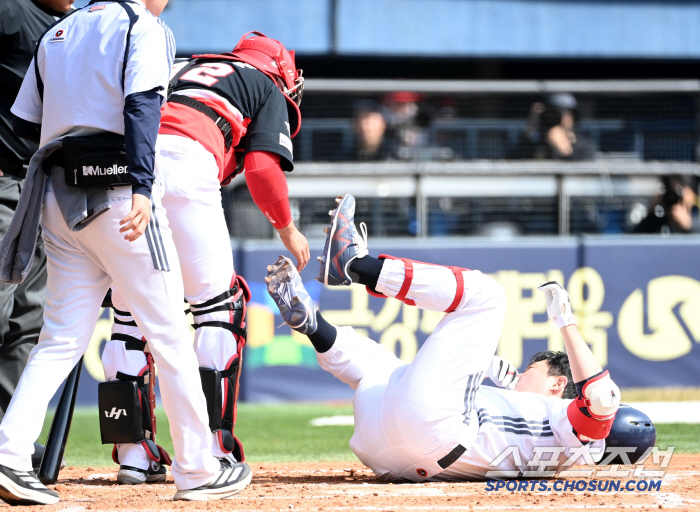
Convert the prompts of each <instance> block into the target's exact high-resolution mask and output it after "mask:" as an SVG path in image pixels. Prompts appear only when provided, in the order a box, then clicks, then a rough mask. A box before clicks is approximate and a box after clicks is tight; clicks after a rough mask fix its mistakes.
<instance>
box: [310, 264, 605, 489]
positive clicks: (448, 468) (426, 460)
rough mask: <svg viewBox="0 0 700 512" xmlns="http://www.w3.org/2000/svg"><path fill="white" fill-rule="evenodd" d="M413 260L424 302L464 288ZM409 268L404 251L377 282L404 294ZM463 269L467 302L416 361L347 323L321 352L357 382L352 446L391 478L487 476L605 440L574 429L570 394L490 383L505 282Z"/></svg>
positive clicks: (420, 303) (328, 366) (324, 364)
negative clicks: (487, 376)
mask: <svg viewBox="0 0 700 512" xmlns="http://www.w3.org/2000/svg"><path fill="white" fill-rule="evenodd" d="M411 267H412V269H413V272H412V278H411V281H410V286H409V293H408V295H407V296H406V297H407V298H409V299H411V300H413V301H415V303H416V306H417V307H420V308H421V309H424V310H429V311H444V310H445V309H446V308H447V307H448V306H449V305H450V304H451V303H452V302H453V300H454V297H455V290H456V289H457V279H456V278H455V275H454V274H453V270H452V269H449V268H446V267H439V266H435V265H430V264H423V263H418V262H413V263H412V265H411ZM405 276H406V270H405V264H404V263H403V262H402V261H401V260H392V259H386V260H385V261H384V264H383V265H382V270H381V273H380V275H379V280H378V281H377V288H376V289H377V291H378V292H380V293H383V294H384V295H387V296H389V297H395V296H396V295H397V293H398V291H399V290H400V289H401V288H402V287H403V286H405V282H406V280H407V278H406V277H405ZM461 279H462V280H463V286H464V294H463V297H462V299H461V300H460V301H459V305H458V307H457V308H456V310H455V311H454V312H451V313H448V314H446V315H445V316H444V317H443V318H442V320H441V321H440V322H439V323H438V325H437V327H436V328H435V330H434V331H433V333H432V334H431V335H430V337H429V338H428V339H427V340H426V342H425V343H424V344H423V346H422V347H421V349H420V350H419V351H418V353H417V354H416V357H415V358H414V360H413V361H412V362H411V364H408V365H404V364H402V363H401V361H399V359H398V358H397V357H396V356H395V355H394V354H393V353H391V352H389V351H387V350H385V348H384V347H383V346H382V345H381V344H378V343H375V342H374V341H372V340H370V339H368V338H365V337H363V336H360V335H359V334H358V333H357V332H356V331H355V330H354V329H352V328H350V327H339V328H338V329H337V336H336V340H335V343H334V344H333V346H332V347H331V348H330V349H329V350H328V351H326V352H324V353H319V354H318V355H317V357H318V361H319V364H320V366H321V368H323V369H324V370H326V371H329V372H331V373H332V374H333V375H335V376H336V377H338V378H339V379H340V380H342V381H343V382H345V383H347V384H348V385H349V386H350V387H352V388H353V389H355V390H356V391H355V397H354V400H353V409H354V414H355V432H354V434H353V436H352V439H351V440H350V448H352V450H353V451H354V452H355V454H356V455H357V456H358V458H359V459H360V460H361V461H362V462H363V463H364V464H366V465H367V466H369V467H370V468H371V469H372V471H374V472H375V473H376V474H377V475H378V476H380V477H382V478H385V479H390V480H400V479H406V480H411V481H415V482H422V481H425V480H480V479H484V478H515V477H519V476H535V475H527V474H521V472H524V471H528V470H536V469H543V468H542V467H541V466H542V464H540V465H538V466H539V467H536V468H532V467H528V464H527V463H528V462H530V461H532V460H537V458H536V456H535V454H537V453H538V450H540V451H542V449H545V450H546V451H547V450H549V449H553V450H554V451H555V452H557V448H558V447H561V452H562V453H561V454H560V453H557V454H556V455H557V456H555V460H558V461H559V462H566V461H567V460H566V459H568V458H570V456H572V455H574V454H575V453H574V452H572V450H578V452H577V453H576V459H577V460H578V459H581V457H582V456H587V455H588V454H587V450H591V449H592V448H594V447H595V448H596V449H599V448H601V447H602V446H603V441H597V442H594V443H590V445H589V446H586V447H584V446H583V444H582V443H581V442H580V441H579V440H578V439H577V437H576V435H575V434H574V433H573V429H572V427H571V423H570V422H569V420H568V418H567V413H566V409H567V407H568V405H569V403H571V400H563V399H561V398H547V397H544V396H540V395H537V394H534V393H529V392H517V391H506V390H502V389H497V388H491V387H482V386H481V381H482V380H483V375H484V371H485V370H486V369H487V368H488V367H489V365H490V364H491V361H492V359H493V355H494V353H495V351H496V346H497V344H498V340H499V338H500V335H501V326H502V325H503V319H504V316H505V292H504V291H503V288H502V287H501V286H500V285H499V284H498V283H497V282H495V281H494V280H493V279H492V278H490V277H488V276H486V275H484V274H482V273H481V272H478V271H466V270H465V271H461ZM504 452H506V454H505V456H502V455H503V453H504ZM562 458H563V459H564V460H562ZM540 459H541V460H542V461H548V460H550V456H549V455H547V454H546V453H545V454H543V455H542V456H541V457H540ZM494 461H496V463H494V465H493V466H490V464H492V463H493V462H494ZM572 462H574V461H572ZM579 462H581V461H579ZM555 468H556V466H555V467H552V468H544V469H552V470H553V469H555ZM489 471H494V472H498V474H490V475H487V473H488V472H489ZM540 476H544V475H540Z"/></svg>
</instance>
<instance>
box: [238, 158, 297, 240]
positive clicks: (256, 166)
mask: <svg viewBox="0 0 700 512" xmlns="http://www.w3.org/2000/svg"><path fill="white" fill-rule="evenodd" d="M280 159H281V157H280V156H279V155H276V154H274V153H270V152H267V151H251V152H250V153H248V154H247V155H246V157H245V179H246V183H247V184H248V190H250V195H251V196H253V201H255V204H256V205H257V206H258V208H260V211H261V212H263V213H264V214H265V217H267V218H268V220H269V221H270V222H271V223H272V225H273V226H274V227H275V229H281V228H283V227H286V226H288V225H289V224H290V223H291V222H292V213H291V212H290V210H289V189H288V188H287V178H285V176H284V171H283V170H282V167H281V166H280Z"/></svg>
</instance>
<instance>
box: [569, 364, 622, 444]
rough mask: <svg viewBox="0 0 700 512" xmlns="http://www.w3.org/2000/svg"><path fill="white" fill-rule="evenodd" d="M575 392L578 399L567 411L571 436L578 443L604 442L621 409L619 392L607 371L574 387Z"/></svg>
mask: <svg viewBox="0 0 700 512" xmlns="http://www.w3.org/2000/svg"><path fill="white" fill-rule="evenodd" d="M576 391H577V392H578V395H579V396H578V397H577V398H575V399H574V400H573V401H572V402H571V403H570V404H569V406H568V408H567V410H566V415H567V417H568V418H569V421H570V422H571V426H572V427H573V428H574V433H575V434H576V436H577V437H578V438H579V440H580V441H590V440H596V439H605V438H606V437H607V436H608V434H609V433H610V429H611V428H612V425H613V422H614V421H615V414H616V413H617V410H618V408H619V406H620V388H618V387H617V385H616V384H615V383H614V382H613V381H612V379H611V378H610V374H609V373H608V371H607V370H606V371H604V372H602V373H600V374H598V375H595V376H593V377H591V378H589V379H586V380H585V381H583V382H579V383H577V384H576Z"/></svg>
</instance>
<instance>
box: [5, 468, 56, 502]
mask: <svg viewBox="0 0 700 512" xmlns="http://www.w3.org/2000/svg"><path fill="white" fill-rule="evenodd" d="M0 498H1V499H2V500H3V501H4V502H5V503H8V504H10V505H54V504H56V503H58V501H59V500H58V493H57V492H56V491H52V490H51V489H47V487H46V486H45V485H44V484H42V483H41V482H40V481H39V479H38V478H37V476H36V473H34V471H17V470H14V469H10V468H8V467H7V466H2V465H0Z"/></svg>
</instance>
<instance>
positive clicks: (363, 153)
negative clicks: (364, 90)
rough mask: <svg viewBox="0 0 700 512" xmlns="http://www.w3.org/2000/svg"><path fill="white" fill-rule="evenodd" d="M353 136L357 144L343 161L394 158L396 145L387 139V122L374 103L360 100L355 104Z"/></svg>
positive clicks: (374, 160)
mask: <svg viewBox="0 0 700 512" xmlns="http://www.w3.org/2000/svg"><path fill="white" fill-rule="evenodd" d="M353 134H354V137H355V143H354V145H353V147H352V148H351V149H350V151H349V152H348V153H346V154H344V155H343V157H342V158H341V160H346V161H355V162H377V161H380V160H388V159H390V158H392V157H393V156H394V151H393V146H394V145H393V144H392V142H391V141H389V140H388V139H387V138H386V137H385V135H386V121H385V120H384V116H383V115H382V112H381V109H380V107H379V105H378V104H377V103H375V102H374V101H371V100H360V101H358V102H356V103H355V118H354V121H353Z"/></svg>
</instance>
